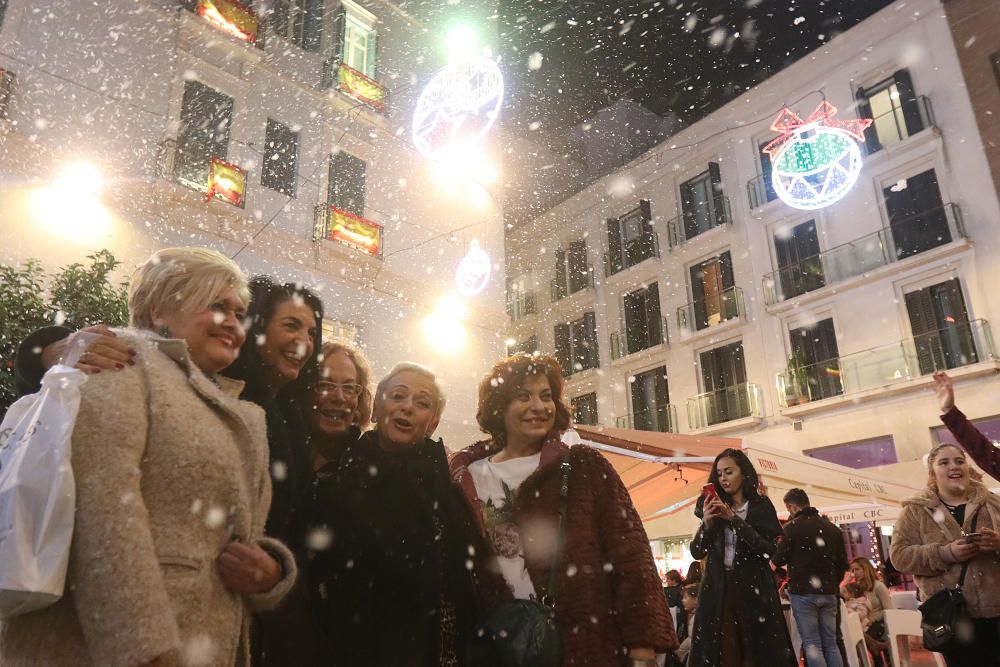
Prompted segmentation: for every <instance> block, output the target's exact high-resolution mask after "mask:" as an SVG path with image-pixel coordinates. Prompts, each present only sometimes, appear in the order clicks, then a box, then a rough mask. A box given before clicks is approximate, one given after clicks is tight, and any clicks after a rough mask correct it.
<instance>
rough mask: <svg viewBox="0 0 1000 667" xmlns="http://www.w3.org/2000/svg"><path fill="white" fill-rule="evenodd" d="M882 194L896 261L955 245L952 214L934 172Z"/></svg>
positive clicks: (914, 177)
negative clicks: (949, 225)
mask: <svg viewBox="0 0 1000 667" xmlns="http://www.w3.org/2000/svg"><path fill="white" fill-rule="evenodd" d="M905 183H906V187H905V188H899V187H898V186H896V185H892V186H889V187H887V188H885V189H883V190H882V194H883V196H884V197H885V208H886V212H887V213H888V214H889V228H890V230H891V231H892V241H893V245H894V246H895V250H896V258H897V259H904V258H906V257H910V256H911V255H916V254H918V253H921V252H925V251H927V250H930V249H932V248H936V247H938V246H940V245H944V244H945V243H950V242H951V230H950V228H949V227H948V213H947V211H946V210H945V208H944V203H943V202H942V201H941V190H940V189H939V188H938V180H937V174H936V173H935V172H934V170H933V169H929V170H927V171H924V172H921V173H919V174H916V175H914V176H910V177H909V178H907V179H905Z"/></svg>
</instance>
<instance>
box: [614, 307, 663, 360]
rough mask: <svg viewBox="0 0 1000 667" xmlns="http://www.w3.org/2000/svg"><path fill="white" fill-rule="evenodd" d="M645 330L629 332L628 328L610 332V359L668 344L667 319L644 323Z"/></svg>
mask: <svg viewBox="0 0 1000 667" xmlns="http://www.w3.org/2000/svg"><path fill="white" fill-rule="evenodd" d="M646 324H647V325H646V327H645V330H641V329H640V330H639V331H634V330H633V331H629V329H628V327H625V328H624V329H620V330H619V331H613V332H611V358H612V359H621V358H622V357H626V356H628V355H630V354H635V353H636V352H639V351H641V350H645V349H648V348H651V347H654V346H656V345H663V344H665V343H667V342H669V336H668V334H667V318H665V317H661V318H658V319H654V320H651V321H649V322H647V323H646Z"/></svg>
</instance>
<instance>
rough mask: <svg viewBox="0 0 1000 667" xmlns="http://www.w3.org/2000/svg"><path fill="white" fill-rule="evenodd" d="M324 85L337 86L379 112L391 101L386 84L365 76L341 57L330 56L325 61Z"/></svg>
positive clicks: (382, 111) (383, 111) (344, 92)
mask: <svg viewBox="0 0 1000 667" xmlns="http://www.w3.org/2000/svg"><path fill="white" fill-rule="evenodd" d="M323 87H324V88H336V89H337V90H338V91H340V92H341V93H343V94H344V95H347V96H348V97H351V98H353V99H355V100H357V101H358V102H361V103H363V104H366V105H367V106H369V107H371V108H372V109H374V110H375V111H378V112H379V113H385V109H386V105H387V104H388V102H389V89H388V88H386V86H385V85H384V84H382V83H379V82H378V81H376V80H375V79H372V78H371V77H368V76H365V74H364V73H363V72H359V71H358V70H356V69H354V68H353V67H351V66H350V65H348V64H346V63H344V62H343V61H341V59H340V58H330V59H328V60H327V61H326V62H324V63H323Z"/></svg>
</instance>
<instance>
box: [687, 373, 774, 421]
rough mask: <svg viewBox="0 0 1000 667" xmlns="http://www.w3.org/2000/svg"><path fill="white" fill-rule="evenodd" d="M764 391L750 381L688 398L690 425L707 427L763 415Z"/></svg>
mask: <svg viewBox="0 0 1000 667" xmlns="http://www.w3.org/2000/svg"><path fill="white" fill-rule="evenodd" d="M762 404H763V393H762V392H761V389H760V385H757V384H753V383H750V382H747V383H743V384H738V385H733V386H731V387H723V388H722V389H718V390H716V391H710V392H706V393H704V394H699V395H698V396H695V397H693V398H690V399H688V405H687V408H688V425H689V426H690V427H691V428H692V429H699V428H705V427H706V426H713V425H715V424H721V423H724V422H727V421H733V420H736V419H743V418H744V417H751V416H752V417H758V418H759V417H762V416H763V413H762V412H761V405H762Z"/></svg>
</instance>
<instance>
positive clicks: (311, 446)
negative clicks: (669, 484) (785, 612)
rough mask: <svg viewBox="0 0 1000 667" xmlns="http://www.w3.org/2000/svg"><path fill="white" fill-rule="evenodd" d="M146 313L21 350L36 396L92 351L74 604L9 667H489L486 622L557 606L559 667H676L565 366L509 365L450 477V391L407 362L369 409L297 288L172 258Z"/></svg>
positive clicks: (138, 306)
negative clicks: (572, 443) (575, 406)
mask: <svg viewBox="0 0 1000 667" xmlns="http://www.w3.org/2000/svg"><path fill="white" fill-rule="evenodd" d="M327 305H328V306H330V304H327ZM129 313H130V327H129V328H127V329H124V330H117V331H113V332H112V331H110V330H108V329H106V328H103V327H91V328H89V329H87V330H83V331H82V332H78V333H76V334H72V335H71V332H70V331H69V330H66V329H60V328H50V329H45V330H42V331H39V332H36V334H34V335H33V336H31V337H30V339H29V340H27V341H25V343H24V345H22V346H21V349H20V351H19V356H18V359H17V372H18V376H19V380H20V382H21V385H22V386H21V388H22V391H32V390H33V388H34V387H36V386H37V383H38V381H39V379H40V377H41V375H42V374H43V373H44V370H45V368H47V367H48V366H50V365H52V364H53V363H55V362H57V361H58V360H59V359H60V358H61V357H62V355H63V354H64V353H65V351H66V350H67V349H68V348H69V346H71V345H73V344H75V343H76V342H79V341H81V340H86V339H88V338H89V340H86V344H87V345H88V348H87V352H86V353H85V354H84V356H83V357H82V358H81V360H80V365H79V367H80V368H81V369H83V370H85V371H87V372H88V373H89V374H90V375H89V379H88V382H87V383H85V384H84V385H83V386H82V398H81V405H80V410H79V414H78V416H77V419H76V426H75V429H74V432H73V437H72V446H73V452H72V463H73V470H74V475H75V477H76V484H77V517H76V526H75V530H74V536H73V543H72V548H71V554H70V568H69V573H68V576H67V585H66V592H65V595H64V597H63V598H62V599H61V600H60V601H59V602H57V603H55V604H54V605H52V606H50V607H47V608H45V609H43V610H40V611H37V612H34V613H30V614H25V615H22V616H18V617H15V618H12V619H10V620H8V621H6V622H4V623H3V624H2V625H0V663H2V664H3V665H5V667H6V666H16V665H39V664H45V665H55V666H58V665H87V664H91V665H130V666H131V665H175V664H178V665H234V664H241V665H242V664H249V663H250V662H251V661H252V662H253V663H255V664H259V665H271V664H273V665H289V664H323V665H335V666H345V667H353V666H355V665H358V666H360V665H365V666H370V665H400V666H410V665H413V666H420V667H424V666H426V667H431V666H437V665H467V664H480V663H479V662H477V661H476V660H475V659H474V658H473V657H472V656H473V654H472V653H471V652H470V646H471V645H472V644H474V643H475V642H476V641H477V638H478V637H479V636H480V635H481V630H480V624H481V623H482V622H483V621H484V619H486V618H488V617H489V616H490V615H491V614H492V613H494V612H495V611H496V610H497V609H498V608H500V607H501V606H502V605H504V604H505V603H507V602H509V601H511V600H512V599H515V598H517V599H528V598H541V597H543V596H544V597H545V598H546V601H547V602H549V603H551V604H552V605H553V606H554V609H555V613H554V623H555V627H556V630H557V634H558V637H559V640H560V642H559V643H560V645H561V663H562V664H565V665H595V666H601V667H605V666H608V665H621V666H623V667H624V666H626V665H637V666H646V665H652V664H654V661H653V659H654V655H655V654H656V653H663V652H666V651H668V650H671V649H672V648H674V647H676V643H677V642H676V636H675V634H674V631H673V627H672V625H671V622H670V617H669V614H668V612H667V608H666V604H665V601H664V598H663V595H662V589H661V587H660V582H659V577H658V576H657V573H656V569H655V565H654V563H653V559H652V555H651V552H650V549H649V546H648V542H647V539H646V535H645V533H644V531H643V528H642V523H641V521H640V519H639V516H638V515H637V513H636V511H635V509H634V508H633V506H632V504H631V501H630V500H629V496H628V493H627V491H626V489H625V487H624V485H623V484H622V482H621V480H620V478H619V477H618V475H617V474H616V473H615V471H614V469H613V468H612V467H611V466H610V464H608V462H607V461H606V460H605V459H604V458H603V457H602V456H601V455H600V454H598V453H597V452H595V451H593V450H591V449H589V448H587V447H582V446H578V447H573V448H572V449H570V448H568V447H567V446H566V445H564V444H563V443H562V442H561V440H560V435H561V433H562V432H563V431H564V430H566V429H567V428H568V427H569V423H570V414H569V410H568V409H567V407H566V404H565V401H564V397H563V381H562V372H561V369H560V368H559V366H558V364H557V363H556V362H555V360H554V359H552V358H549V357H544V356H539V355H535V356H527V355H517V356H514V357H509V358H507V359H502V360H500V361H498V362H497V363H496V364H495V366H494V367H493V368H492V369H491V370H490V372H489V373H488V374H487V375H486V377H484V379H483V380H482V382H481V383H480V386H479V405H478V413H477V415H476V417H477V420H478V422H479V424H480V426H481V427H482V429H483V431H484V432H486V433H487V435H488V436H489V437H488V439H487V440H484V441H482V442H479V443H476V444H474V445H472V446H470V447H468V448H466V449H464V450H462V451H461V452H460V453H458V454H457V455H455V456H454V457H453V459H452V460H451V462H450V463H449V460H448V458H447V455H446V454H447V452H446V450H445V448H444V444H443V443H442V442H441V440H433V439H432V438H431V436H432V434H433V433H434V431H435V428H436V427H437V424H438V422H439V420H440V419H441V415H442V413H443V411H444V408H445V402H446V401H445V395H444V392H443V391H442V389H441V386H440V385H439V383H438V381H437V378H436V377H435V376H434V374H433V372H431V371H430V370H429V369H427V368H425V367H423V366H420V365H417V364H411V363H402V364H399V365H397V366H396V367H394V368H393V369H392V370H391V371H390V372H389V373H388V375H386V376H385V377H384V378H382V380H381V381H380V382H379V383H378V385H377V388H375V389H374V391H373V390H372V387H371V385H372V378H371V371H370V368H369V366H368V363H367V361H366V359H365V357H364V355H363V354H362V353H361V352H360V350H358V349H356V348H355V347H353V346H351V345H349V344H346V343H342V342H335V341H327V342H323V341H321V338H320V324H321V322H322V317H323V304H322V303H321V302H320V300H319V299H318V298H317V297H316V296H315V295H313V294H312V293H310V292H309V291H308V290H307V289H305V288H303V287H301V286H297V285H292V284H285V285H281V284H277V283H275V282H273V281H271V280H269V279H267V278H255V279H254V280H252V281H249V282H248V281H247V279H246V278H245V277H244V275H243V273H242V272H241V271H240V269H239V268H238V267H237V266H236V265H235V264H234V263H233V262H232V261H231V260H229V259H227V258H226V257H225V256H223V255H221V254H219V253H217V252H215V251H210V250H204V249H197V248H175V249H168V250H162V251H160V252H157V253H156V254H154V255H153V257H151V258H150V259H149V260H148V261H147V262H146V263H144V264H143V265H142V266H140V267H139V268H138V269H137V270H136V272H135V274H134V275H133V277H132V282H131V285H130V289H129ZM563 498H565V500H563ZM560 517H562V519H561V520H560Z"/></svg>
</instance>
